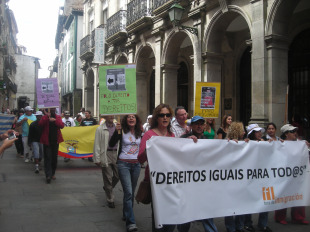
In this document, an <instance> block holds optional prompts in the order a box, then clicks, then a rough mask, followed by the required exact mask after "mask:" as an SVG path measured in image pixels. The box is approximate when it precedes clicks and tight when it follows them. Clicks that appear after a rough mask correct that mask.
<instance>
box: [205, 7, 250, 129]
mask: <svg viewBox="0 0 310 232" xmlns="http://www.w3.org/2000/svg"><path fill="white" fill-rule="evenodd" d="M227 9H228V11H226V12H223V11H218V12H216V13H215V14H214V15H213V17H212V18H211V20H210V23H209V24H208V26H207V28H206V31H205V33H204V38H203V49H202V50H203V51H204V53H203V54H204V68H203V70H204V75H205V77H204V80H205V81H207V82H220V83H221V93H222V94H221V95H222V98H221V99H222V102H221V115H224V114H231V115H232V116H233V118H235V119H236V120H240V118H241V117H240V116H241V112H239V111H240V97H239V96H240V91H242V90H241V85H240V82H241V81H240V80H239V79H240V75H239V74H240V72H242V68H241V67H239V66H240V59H241V58H242V57H243V53H244V52H245V51H246V49H247V48H248V47H249V44H248V43H247V41H251V39H252V31H251V30H252V28H251V25H252V22H251V19H250V18H249V17H248V14H247V13H246V12H245V11H244V10H243V9H242V8H240V7H238V6H234V5H229V6H228V7H227ZM247 68H251V67H247ZM249 78H251V76H250V77H249ZM219 118H221V117H219ZM217 123H220V120H219V121H218V122H217Z"/></svg>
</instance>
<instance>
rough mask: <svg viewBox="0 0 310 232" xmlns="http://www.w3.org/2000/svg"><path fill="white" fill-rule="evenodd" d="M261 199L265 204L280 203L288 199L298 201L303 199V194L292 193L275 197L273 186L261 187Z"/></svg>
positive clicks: (286, 201) (288, 200)
mask: <svg viewBox="0 0 310 232" xmlns="http://www.w3.org/2000/svg"><path fill="white" fill-rule="evenodd" d="M262 192H263V200H264V204H265V205H273V204H280V203H284V204H286V203H288V202H290V201H300V200H303V194H299V193H296V194H293V195H288V196H283V197H276V196H275V194H274V189H273V187H267V188H266V187H263V188H262Z"/></svg>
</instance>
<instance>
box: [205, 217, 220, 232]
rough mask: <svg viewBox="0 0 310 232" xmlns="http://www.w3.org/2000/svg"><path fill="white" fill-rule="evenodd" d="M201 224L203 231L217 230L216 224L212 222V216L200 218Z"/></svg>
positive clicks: (211, 231)
mask: <svg viewBox="0 0 310 232" xmlns="http://www.w3.org/2000/svg"><path fill="white" fill-rule="evenodd" d="M201 223H202V226H203V228H204V229H205V232H217V228H216V225H215V224H214V222H213V218H208V219H204V220H201Z"/></svg>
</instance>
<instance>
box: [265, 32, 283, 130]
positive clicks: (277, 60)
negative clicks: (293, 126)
mask: <svg viewBox="0 0 310 232" xmlns="http://www.w3.org/2000/svg"><path fill="white" fill-rule="evenodd" d="M266 44H267V54H268V85H267V86H268V89H267V91H266V92H267V101H266V105H267V109H268V118H269V121H271V122H274V123H275V124H276V125H278V127H279V128H280V126H281V125H284V124H285V123H287V122H288V121H287V120H288V118H286V93H287V87H288V46H289V40H288V38H287V37H284V36H279V35H270V36H267V37H266Z"/></svg>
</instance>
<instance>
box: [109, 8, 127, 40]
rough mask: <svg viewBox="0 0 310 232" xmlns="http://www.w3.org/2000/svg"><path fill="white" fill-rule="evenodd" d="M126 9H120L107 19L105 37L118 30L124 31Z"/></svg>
mask: <svg viewBox="0 0 310 232" xmlns="http://www.w3.org/2000/svg"><path fill="white" fill-rule="evenodd" d="M126 17H127V11H125V10H120V11H118V12H117V13H115V14H114V15H112V16H111V17H110V18H108V20H107V38H109V37H111V36H113V35H115V34H116V33H118V32H122V31H123V32H126V21H127V20H126Z"/></svg>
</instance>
